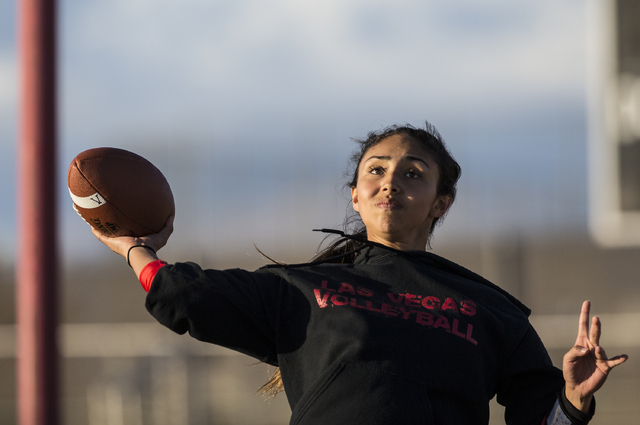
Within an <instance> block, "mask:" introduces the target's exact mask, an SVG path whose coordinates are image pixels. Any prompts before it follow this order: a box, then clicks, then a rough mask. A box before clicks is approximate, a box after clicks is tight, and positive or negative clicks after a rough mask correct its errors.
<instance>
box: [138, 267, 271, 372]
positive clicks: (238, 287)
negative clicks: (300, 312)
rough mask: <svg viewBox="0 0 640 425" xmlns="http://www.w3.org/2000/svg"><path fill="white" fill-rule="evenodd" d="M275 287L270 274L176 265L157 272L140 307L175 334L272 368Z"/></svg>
mask: <svg viewBox="0 0 640 425" xmlns="http://www.w3.org/2000/svg"><path fill="white" fill-rule="evenodd" d="M280 287H281V282H280V278H279V277H277V276H275V275H272V274H266V273H254V272H248V271H246V270H240V269H232V270H203V269H202V268H200V267H199V266H198V265H197V264H194V263H177V264H173V265H166V266H164V267H162V268H160V269H159V270H158V272H157V274H156V276H155V278H154V279H153V284H152V285H151V288H150V290H149V293H148V294H147V298H146V303H145V306H146V308H147V310H148V311H149V313H151V315H152V316H153V317H155V318H156V320H158V322H160V323H161V324H163V325H164V326H166V327H168V328H169V329H171V330H173V331H174V332H176V333H179V334H184V333H185V332H189V334H190V335H191V336H192V337H194V338H196V339H198V340H201V341H205V342H209V343H213V344H218V345H221V346H224V347H227V348H230V349H233V350H236V351H239V352H241V353H244V354H247V355H249V356H252V357H255V358H256V359H258V360H260V361H262V362H266V363H269V364H276V363H277V360H276V351H277V350H276V343H275V328H276V322H277V311H278V297H279V291H280Z"/></svg>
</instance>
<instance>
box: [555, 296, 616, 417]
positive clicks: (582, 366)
mask: <svg viewBox="0 0 640 425" xmlns="http://www.w3.org/2000/svg"><path fill="white" fill-rule="evenodd" d="M590 308H591V303H590V302H589V301H585V302H584V303H583V304H582V310H581V311H580V320H579V325H578V338H577V339H576V343H575V345H574V347H573V348H571V350H569V352H568V353H567V354H565V355H564V359H563V368H562V369H563V373H564V380H565V392H566V396H567V399H568V400H569V401H570V402H571V404H573V405H574V406H575V407H576V408H577V409H579V410H581V411H582V412H584V413H589V408H590V406H591V400H592V398H593V394H594V393H595V392H596V391H598V389H600V387H602V385H603V384H604V382H605V381H606V380H607V376H608V375H609V372H610V371H611V369H613V368H614V367H616V366H618V365H620V364H622V363H624V362H625V361H627V358H628V356H627V355H626V354H622V355H620V356H615V357H612V358H610V359H608V358H607V354H606V353H605V351H604V348H602V347H600V334H601V331H602V329H601V323H600V318H599V317H598V316H594V317H593V320H592V322H591V329H589V311H590Z"/></svg>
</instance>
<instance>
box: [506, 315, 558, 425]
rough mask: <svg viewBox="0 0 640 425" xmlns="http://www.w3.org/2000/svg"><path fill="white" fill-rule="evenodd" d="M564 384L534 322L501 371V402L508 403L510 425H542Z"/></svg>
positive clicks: (507, 415)
mask: <svg viewBox="0 0 640 425" xmlns="http://www.w3.org/2000/svg"><path fill="white" fill-rule="evenodd" d="M563 386H564V378H563V376H562V371H561V370H559V369H557V368H556V367H554V366H553V363H552V362H551V359H550V358H549V354H548V353H547V350H546V348H545V347H544V345H543V344H542V341H541V340H540V337H539V336H538V334H537V333H536V331H535V330H534V329H533V327H532V326H531V325H529V326H528V328H527V330H526V332H525V334H524V336H523V337H522V339H521V340H520V343H519V344H518V345H517V347H516V348H515V350H514V351H513V353H512V355H511V356H510V358H509V359H508V361H507V363H506V364H505V366H504V368H503V369H502V371H501V373H500V374H499V379H498V385H497V388H496V391H497V395H498V403H500V404H502V405H503V406H505V421H506V423H507V424H535V425H539V424H540V423H542V421H543V420H544V418H545V416H547V415H548V414H549V412H550V411H551V409H552V407H553V406H554V404H555V402H556V400H557V394H558V392H559V391H560V389H561V388H563Z"/></svg>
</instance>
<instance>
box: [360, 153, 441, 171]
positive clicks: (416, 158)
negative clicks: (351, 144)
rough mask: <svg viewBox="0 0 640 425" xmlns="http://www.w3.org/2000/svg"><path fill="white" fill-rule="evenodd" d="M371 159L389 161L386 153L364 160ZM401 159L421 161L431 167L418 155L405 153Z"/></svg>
mask: <svg viewBox="0 0 640 425" xmlns="http://www.w3.org/2000/svg"><path fill="white" fill-rule="evenodd" d="M372 159H380V160H383V161H389V160H391V157H390V156H388V155H372V156H370V157H369V158H367V159H366V160H365V161H364V162H368V161H371V160H372ZM403 159H408V160H409V161H419V162H422V163H423V164H424V165H425V166H426V167H427V168H431V166H430V165H429V163H427V161H425V160H424V159H422V158H420V157H418V156H412V155H407V156H405V157H404V158H403Z"/></svg>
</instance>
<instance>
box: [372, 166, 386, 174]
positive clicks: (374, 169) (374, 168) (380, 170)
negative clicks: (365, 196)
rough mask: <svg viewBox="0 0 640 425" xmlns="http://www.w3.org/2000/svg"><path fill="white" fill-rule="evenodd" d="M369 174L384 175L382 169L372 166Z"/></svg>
mask: <svg viewBox="0 0 640 425" xmlns="http://www.w3.org/2000/svg"><path fill="white" fill-rule="evenodd" d="M369 173H370V174H375V175H379V174H384V169H383V168H382V167H380V166H373V167H371V168H369Z"/></svg>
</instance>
